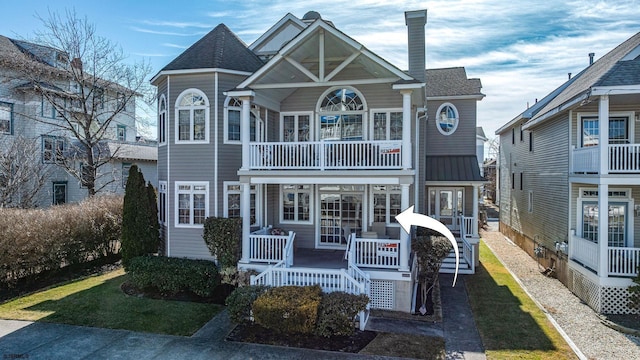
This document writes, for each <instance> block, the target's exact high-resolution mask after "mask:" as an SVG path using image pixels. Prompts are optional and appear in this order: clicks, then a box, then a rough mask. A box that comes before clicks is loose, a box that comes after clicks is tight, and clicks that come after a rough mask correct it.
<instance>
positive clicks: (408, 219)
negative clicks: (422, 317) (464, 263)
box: [396, 205, 460, 286]
mask: <svg viewBox="0 0 640 360" xmlns="http://www.w3.org/2000/svg"><path fill="white" fill-rule="evenodd" d="M396 220H398V222H399V223H400V226H402V229H403V230H404V231H405V232H406V233H407V234H409V233H410V232H411V226H412V225H416V226H422V227H425V228H428V229H431V230H435V231H437V232H439V233H441V234H442V235H444V236H445V237H446V238H447V239H449V241H450V242H451V245H453V251H454V252H455V253H456V272H455V275H454V276H453V286H455V285H456V279H458V266H459V265H460V253H459V252H458V243H457V242H456V238H455V237H454V236H453V234H452V233H451V231H450V230H449V229H448V228H447V227H446V226H445V225H444V224H443V223H441V222H440V221H438V220H436V219H434V218H432V217H429V216H427V215H424V214H418V213H414V212H413V205H411V206H410V207H409V208H408V209H407V210H405V211H403V212H401V213H400V214H398V215H396Z"/></svg>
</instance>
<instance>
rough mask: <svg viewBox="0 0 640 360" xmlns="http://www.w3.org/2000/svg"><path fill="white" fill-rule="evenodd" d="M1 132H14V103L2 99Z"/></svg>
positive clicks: (0, 105)
mask: <svg viewBox="0 0 640 360" xmlns="http://www.w3.org/2000/svg"><path fill="white" fill-rule="evenodd" d="M0 134H9V135H11V134H13V104H11V103H7V102H2V101H0Z"/></svg>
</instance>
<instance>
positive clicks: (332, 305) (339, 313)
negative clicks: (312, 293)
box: [316, 291, 369, 337]
mask: <svg viewBox="0 0 640 360" xmlns="http://www.w3.org/2000/svg"><path fill="white" fill-rule="evenodd" d="M367 304H369V298H368V297H367V296H366V295H353V294H348V293H345V292H340V291H336V292H332V293H327V294H323V295H322V300H321V301H320V309H319V311H318V324H317V326H316V333H317V334H318V335H321V336H324V337H331V336H335V335H344V336H349V335H352V334H353V333H354V331H355V323H354V318H355V316H356V315H357V314H358V313H359V312H360V311H364V310H366V308H367Z"/></svg>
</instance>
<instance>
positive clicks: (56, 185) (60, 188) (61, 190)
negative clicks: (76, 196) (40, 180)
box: [52, 181, 67, 205]
mask: <svg viewBox="0 0 640 360" xmlns="http://www.w3.org/2000/svg"><path fill="white" fill-rule="evenodd" d="M66 203H67V182H66V181H54V182H53V201H52V204H53V205H62V204H66Z"/></svg>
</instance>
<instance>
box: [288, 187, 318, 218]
mask: <svg viewBox="0 0 640 360" xmlns="http://www.w3.org/2000/svg"><path fill="white" fill-rule="evenodd" d="M280 194H281V198H280V200H281V202H280V222H283V223H286V222H298V223H307V224H310V223H311V208H312V207H311V199H312V196H311V185H282V186H281V187H280Z"/></svg>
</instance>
